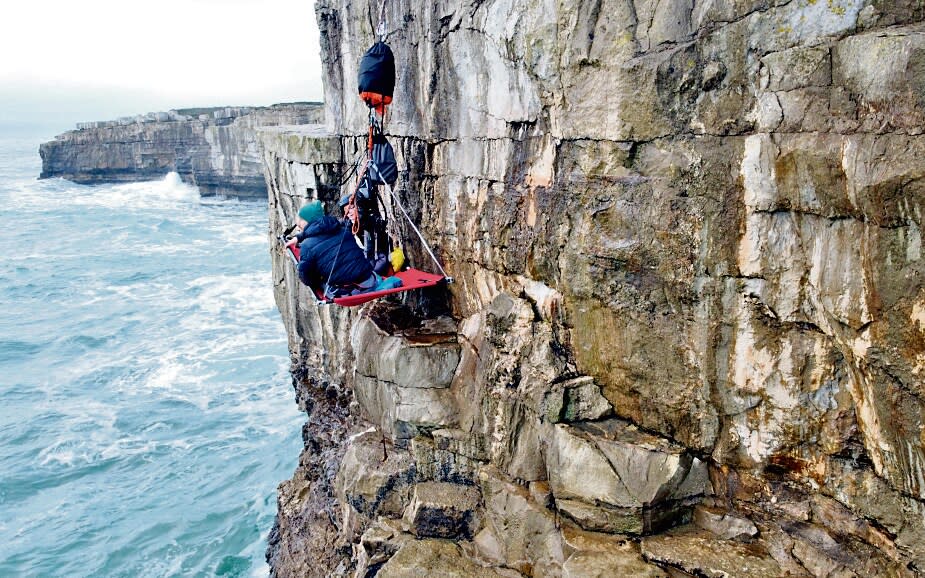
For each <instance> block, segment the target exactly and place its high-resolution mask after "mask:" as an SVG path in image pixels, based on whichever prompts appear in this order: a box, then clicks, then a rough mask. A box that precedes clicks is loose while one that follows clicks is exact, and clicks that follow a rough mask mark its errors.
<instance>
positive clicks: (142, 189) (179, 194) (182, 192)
mask: <svg viewBox="0 0 925 578" xmlns="http://www.w3.org/2000/svg"><path fill="white" fill-rule="evenodd" d="M199 199H200V194H199V187H196V186H194V185H188V184H186V183H184V182H183V181H182V180H181V179H180V175H178V174H177V173H175V172H170V173H167V175H166V176H165V177H164V178H163V179H161V180H159V181H146V182H140V183H126V184H122V185H93V186H90V187H87V188H86V189H85V190H84V194H83V195H78V196H75V197H74V200H73V202H74V203H75V204H79V205H98V206H103V207H109V208H114V209H120V210H125V209H129V208H131V209H143V208H149V207H152V206H157V207H163V206H164V205H165V204H167V205H171V204H179V203H184V204H185V203H192V202H199Z"/></svg>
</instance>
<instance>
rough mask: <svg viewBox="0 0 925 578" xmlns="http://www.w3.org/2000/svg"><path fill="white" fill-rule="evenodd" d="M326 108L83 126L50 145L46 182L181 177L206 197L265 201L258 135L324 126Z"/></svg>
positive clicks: (200, 111)
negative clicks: (287, 128)
mask: <svg viewBox="0 0 925 578" xmlns="http://www.w3.org/2000/svg"><path fill="white" fill-rule="evenodd" d="M323 119H324V107H323V105H322V104H321V103H315V102H304V103H287V104H275V105H273V106H269V107H214V108H186V109H177V110H170V111H167V112H156V113H148V114H144V115H138V116H134V117H123V118H119V119H117V120H111V121H99V122H87V123H79V124H78V125H77V129H76V130H72V131H68V132H66V133H64V134H61V135H58V136H57V137H55V140H53V141H50V142H47V143H44V144H42V145H41V147H40V148H39V154H40V155H41V157H42V174H41V176H40V178H43V179H45V178H51V177H61V178H64V179H67V180H70V181H74V182H76V183H84V184H94V183H119V182H134V181H144V180H154V179H160V178H163V176H164V175H165V174H166V173H168V172H171V171H175V172H177V173H178V174H179V175H180V177H181V178H182V179H183V180H184V181H185V182H187V183H190V184H194V185H197V186H198V187H199V189H200V191H201V192H202V193H203V194H205V195H215V194H225V195H233V196H239V197H261V198H264V197H266V194H267V187H266V183H265V182H264V177H263V161H262V158H261V152H260V147H259V146H258V141H257V136H256V131H255V129H256V128H258V127H264V126H280V125H297V124H307V123H320V122H323Z"/></svg>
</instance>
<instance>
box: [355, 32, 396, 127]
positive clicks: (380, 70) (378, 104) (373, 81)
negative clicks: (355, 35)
mask: <svg viewBox="0 0 925 578" xmlns="http://www.w3.org/2000/svg"><path fill="white" fill-rule="evenodd" d="M359 70H360V72H359V75H358V77H357V86H358V88H359V92H360V98H361V99H363V102H365V103H366V105H367V106H369V107H370V108H373V107H375V108H376V109H377V110H378V111H379V112H380V113H381V112H382V111H383V110H385V106H386V105H388V104H391V103H392V93H393V92H394V91H395V56H394V55H393V54H392V49H391V48H389V45H388V44H386V43H385V42H377V43H375V44H373V45H372V47H371V48H370V49H369V50H367V51H366V53H365V54H363V58H361V59H360V67H359Z"/></svg>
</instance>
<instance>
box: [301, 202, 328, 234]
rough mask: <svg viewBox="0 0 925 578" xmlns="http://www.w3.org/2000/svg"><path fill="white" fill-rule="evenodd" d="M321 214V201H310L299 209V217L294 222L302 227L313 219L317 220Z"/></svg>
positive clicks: (322, 211)
mask: <svg viewBox="0 0 925 578" xmlns="http://www.w3.org/2000/svg"><path fill="white" fill-rule="evenodd" d="M323 216H324V208H322V206H321V201H311V202H310V203H307V204H305V205H303V206H302V208H301V209H299V217H298V219H297V221H296V222H297V223H298V224H299V226H300V227H302V228H303V229H304V228H305V227H307V226H308V225H309V224H311V223H312V222H313V221H317V220H318V219H320V218H321V217H323Z"/></svg>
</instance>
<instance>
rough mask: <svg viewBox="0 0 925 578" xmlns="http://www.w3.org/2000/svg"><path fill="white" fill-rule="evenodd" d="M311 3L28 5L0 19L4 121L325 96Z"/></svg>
mask: <svg viewBox="0 0 925 578" xmlns="http://www.w3.org/2000/svg"><path fill="white" fill-rule="evenodd" d="M318 51H319V49H318V29H317V25H316V23H315V14H314V0H262V1H259V2H258V1H257V0H157V1H156V2H151V1H145V0H136V1H131V0H118V1H116V0H26V1H23V2H9V3H6V4H5V5H4V9H3V17H2V19H0V122H16V121H35V120H43V119H44V120H49V121H53V122H65V121H66V122H77V121H81V120H103V119H109V118H115V117H118V116H124V115H129V114H136V113H144V112H153V111H159V110H168V109H171V108H183V107H195V106H218V105H268V104H273V103H277V102H292V101H305V100H322V98H323V94H322V88H321V72H320V67H321V64H320V58H319V55H318Z"/></svg>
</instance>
